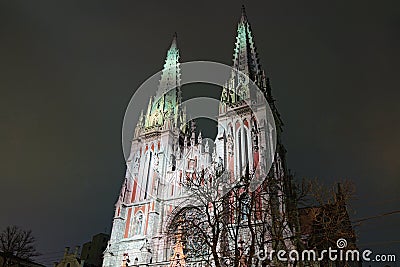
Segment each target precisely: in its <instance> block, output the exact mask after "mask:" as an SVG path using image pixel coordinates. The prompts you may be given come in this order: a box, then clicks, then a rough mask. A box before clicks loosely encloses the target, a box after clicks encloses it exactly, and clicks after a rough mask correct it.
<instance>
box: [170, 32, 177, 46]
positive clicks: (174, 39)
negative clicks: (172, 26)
mask: <svg viewBox="0 0 400 267" xmlns="http://www.w3.org/2000/svg"><path fill="white" fill-rule="evenodd" d="M177 39H178V34H177V33H176V32H175V33H174V35H173V36H172V42H171V46H170V48H169V49H172V48H175V49H177V48H178V41H177Z"/></svg>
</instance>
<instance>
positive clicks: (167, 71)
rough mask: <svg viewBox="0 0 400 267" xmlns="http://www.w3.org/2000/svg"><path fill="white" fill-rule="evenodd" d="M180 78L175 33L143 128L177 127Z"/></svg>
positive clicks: (179, 111)
mask: <svg viewBox="0 0 400 267" xmlns="http://www.w3.org/2000/svg"><path fill="white" fill-rule="evenodd" d="M180 76H181V73H180V66H179V49H178V43H177V34H176V33H175V34H174V35H173V38H172V42H171V46H170V48H169V49H168V51H167V57H166V59H165V63H164V68H163V70H162V73H161V79H160V84H159V86H158V90H157V93H156V96H155V98H154V101H153V102H149V108H148V110H147V114H146V121H145V128H152V127H156V126H164V124H165V123H166V122H168V125H169V126H168V127H174V126H178V124H179V118H180V113H181V110H180V103H181V89H180V81H181V78H180Z"/></svg>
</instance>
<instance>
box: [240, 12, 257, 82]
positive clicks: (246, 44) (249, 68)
mask: <svg viewBox="0 0 400 267" xmlns="http://www.w3.org/2000/svg"><path fill="white" fill-rule="evenodd" d="M233 67H234V68H235V69H237V70H239V71H241V72H243V73H244V74H246V75H247V76H249V77H250V78H251V79H252V80H254V79H255V77H256V75H257V74H260V71H261V66H260V64H259V60H258V55H257V51H256V46H255V44H254V41H253V35H252V32H251V27H250V24H249V22H248V20H247V16H246V10H245V7H244V6H242V16H241V18H240V21H239V24H238V28H237V36H236V43H235V49H234V53H233Z"/></svg>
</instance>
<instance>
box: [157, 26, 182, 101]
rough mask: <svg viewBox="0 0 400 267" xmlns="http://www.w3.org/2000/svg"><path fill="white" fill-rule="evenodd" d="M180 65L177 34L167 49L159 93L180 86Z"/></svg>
mask: <svg viewBox="0 0 400 267" xmlns="http://www.w3.org/2000/svg"><path fill="white" fill-rule="evenodd" d="M180 76H181V74H180V66H179V49H178V42H177V34H176V32H175V33H174V35H173V37H172V42H171V46H170V48H169V49H168V51H167V57H166V59H165V63H164V68H163V70H162V74H161V79H160V85H159V87H158V92H157V94H160V95H161V94H163V93H165V92H166V91H168V90H170V89H174V88H177V87H179V86H180Z"/></svg>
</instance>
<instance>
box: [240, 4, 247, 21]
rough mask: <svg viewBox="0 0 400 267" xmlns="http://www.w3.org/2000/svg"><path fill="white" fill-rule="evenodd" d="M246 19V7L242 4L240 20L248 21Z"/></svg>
mask: <svg viewBox="0 0 400 267" xmlns="http://www.w3.org/2000/svg"><path fill="white" fill-rule="evenodd" d="M246 21H247V15H246V7H245V6H244V5H242V16H241V18H240V22H246Z"/></svg>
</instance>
